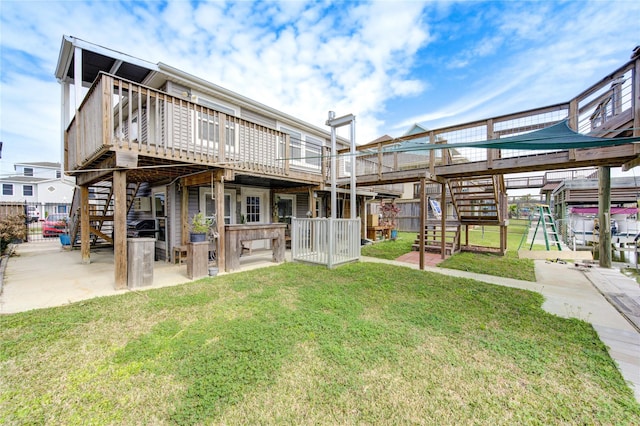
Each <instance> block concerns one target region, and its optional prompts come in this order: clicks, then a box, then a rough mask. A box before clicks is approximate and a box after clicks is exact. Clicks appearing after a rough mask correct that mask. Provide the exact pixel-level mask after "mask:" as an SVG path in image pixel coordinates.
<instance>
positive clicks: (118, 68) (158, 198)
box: [55, 36, 377, 287]
mask: <svg viewBox="0 0 640 426" xmlns="http://www.w3.org/2000/svg"><path fill="white" fill-rule="evenodd" d="M55 75H56V77H57V79H58V81H59V82H60V83H61V85H62V93H63V96H64V99H63V103H62V117H63V122H64V123H65V124H64V127H65V128H64V130H65V140H64V152H65V158H64V164H65V167H64V169H65V170H67V171H68V173H69V175H71V176H75V177H76V179H77V185H78V190H77V191H76V194H75V198H74V202H73V205H72V216H71V220H70V229H71V231H70V233H71V236H72V241H74V242H75V241H76V239H79V240H80V246H81V253H82V257H83V261H87V262H88V260H89V247H90V244H92V243H94V242H96V241H98V240H101V241H102V242H106V243H109V244H113V245H115V248H116V250H115V256H116V260H115V262H116V287H120V286H122V285H123V280H126V275H125V276H124V277H123V276H122V274H123V273H126V238H124V237H123V234H125V232H124V231H125V229H126V218H128V219H129V221H131V220H132V219H154V220H156V221H157V222H156V223H157V226H158V238H157V241H156V247H155V253H156V258H158V259H167V260H173V257H175V253H176V250H180V249H181V247H182V246H183V245H185V244H186V243H187V241H188V238H189V236H188V233H189V221H190V218H192V217H193V216H194V215H195V214H196V213H197V212H204V213H205V215H206V216H207V217H209V218H213V217H215V218H216V219H217V224H216V227H217V231H218V233H219V235H220V248H219V253H218V259H219V260H220V261H221V262H223V260H224V257H225V252H226V251H227V250H228V248H227V247H225V243H224V239H225V225H235V224H249V225H252V224H271V223H274V222H282V223H289V222H290V221H291V218H292V217H301V218H305V217H309V216H311V217H328V216H329V215H330V212H329V207H330V205H331V203H330V202H329V201H330V192H329V191H330V187H329V186H328V184H327V182H328V177H329V163H330V158H331V152H330V150H331V143H330V139H331V134H330V132H329V128H328V127H326V128H319V127H316V126H314V125H311V124H309V123H306V122H304V121H302V120H299V119H297V118H295V117H293V116H290V115H288V114H285V113H283V112H281V111H278V110H275V109H273V108H271V107H268V106H266V105H263V104H261V103H259V102H256V101H254V100H251V99H249V98H246V97H244V96H242V95H240V94H238V93H234V92H232V91H230V90H227V89H224V88H222V87H220V86H217V85H215V84H213V83H210V82H208V81H206V80H203V79H200V78H198V77H195V76H192V75H189V74H187V73H185V72H184V71H181V70H178V69H176V68H173V67H171V66H169V65H166V64H163V63H158V64H153V63H150V62H146V61H144V60H141V59H137V58H133V57H131V56H128V55H126V54H123V53H119V52H116V51H113V50H110V49H108V48H105V47H102V46H97V45H94V44H91V43H88V42H85V41H83V40H79V39H77V38H74V37H68V36H65V37H63V40H62V46H61V50H60V56H59V61H58V65H57V68H56V72H55ZM73 87H76V88H77V87H85V88H88V91H87V90H82V91H81V90H73ZM72 94H74V96H75V99H73V98H72V96H71V95H72ZM76 108H77V109H78V113H75V111H76ZM337 142H338V149H341V148H346V147H348V145H347V141H346V140H344V139H338V141H337ZM345 162H346V160H345ZM343 166H344V165H343ZM346 177H348V168H344V169H343V168H342V167H341V173H340V175H339V176H338V178H341V179H343V178H346ZM358 191H360V193H361V194H362V196H359V197H358V203H357V209H358V212H356V214H357V216H362V215H361V214H360V213H361V212H362V209H363V206H364V204H365V203H364V197H365V195H366V196H368V197H369V198H370V197H371V196H372V194H373V195H376V194H377V193H372V192H371V190H370V189H369V188H363V189H361V188H358ZM338 198H339V200H338V204H337V213H338V217H340V216H343V217H348V216H350V215H351V212H350V211H349V210H350V207H349V204H350V203H349V202H347V200H348V198H349V197H348V191H346V190H344V189H343V190H342V191H340V192H339V194H338ZM119 199H120V200H122V201H119ZM125 199H126V202H125V201H124V200H125ZM101 203H102V204H101ZM83 209H85V211H89V215H85V216H82V215H78V213H79V212H81V211H82V210H83ZM82 225H84V226H82ZM81 229H85V231H84V232H81ZM252 244H253V247H254V248H255V247H260V246H262V247H269V245H270V244H271V243H270V241H268V240H260V241H254V242H252ZM123 253H124V254H123ZM223 263H224V262H223ZM123 264H124V266H123Z"/></svg>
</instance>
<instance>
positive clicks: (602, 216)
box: [598, 166, 611, 268]
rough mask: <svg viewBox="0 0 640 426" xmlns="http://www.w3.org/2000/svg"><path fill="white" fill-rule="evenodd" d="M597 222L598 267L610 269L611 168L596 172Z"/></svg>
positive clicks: (601, 168) (602, 168)
mask: <svg viewBox="0 0 640 426" xmlns="http://www.w3.org/2000/svg"><path fill="white" fill-rule="evenodd" d="M598 211H599V214H598V221H599V222H600V235H599V241H598V245H599V247H598V248H599V254H600V262H599V263H600V267H602V268H611V167H606V166H603V167H600V168H599V170H598Z"/></svg>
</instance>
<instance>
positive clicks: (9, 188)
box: [2, 183, 13, 195]
mask: <svg viewBox="0 0 640 426" xmlns="http://www.w3.org/2000/svg"><path fill="white" fill-rule="evenodd" d="M2 195H13V184H12V183H3V184H2Z"/></svg>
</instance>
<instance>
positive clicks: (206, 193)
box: [200, 188, 236, 225]
mask: <svg viewBox="0 0 640 426" xmlns="http://www.w3.org/2000/svg"><path fill="white" fill-rule="evenodd" d="M235 199H236V193H235V191H233V190H225V191H224V223H225V225H231V224H233V223H235V218H234V217H233V216H232V212H235ZM200 211H201V212H204V215H205V217H207V218H209V219H212V218H213V217H214V215H215V214H216V200H215V197H212V196H211V189H209V188H200Z"/></svg>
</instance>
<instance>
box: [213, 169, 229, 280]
mask: <svg viewBox="0 0 640 426" xmlns="http://www.w3.org/2000/svg"><path fill="white" fill-rule="evenodd" d="M223 176H224V174H223V173H216V176H215V182H214V191H215V193H216V194H215V197H216V219H217V220H216V226H217V230H216V231H217V232H218V247H217V250H218V253H216V258H217V259H218V268H224V265H225V258H226V253H225V238H226V235H225V233H224V177H223ZM221 270H222V269H221Z"/></svg>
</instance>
